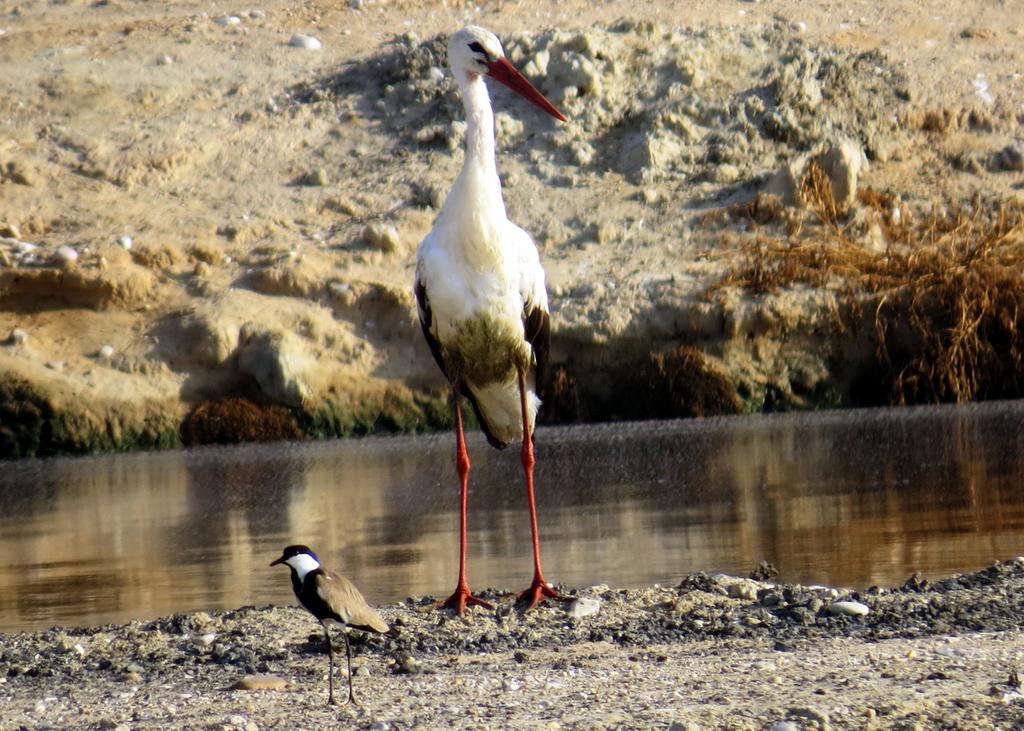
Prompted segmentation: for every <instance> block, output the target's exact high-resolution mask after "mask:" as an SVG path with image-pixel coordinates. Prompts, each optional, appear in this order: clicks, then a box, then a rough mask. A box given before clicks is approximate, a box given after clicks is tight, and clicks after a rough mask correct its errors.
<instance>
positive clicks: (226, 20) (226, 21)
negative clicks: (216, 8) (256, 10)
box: [214, 15, 242, 27]
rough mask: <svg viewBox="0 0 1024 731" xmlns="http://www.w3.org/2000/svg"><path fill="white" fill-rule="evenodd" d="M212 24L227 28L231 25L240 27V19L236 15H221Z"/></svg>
mask: <svg viewBox="0 0 1024 731" xmlns="http://www.w3.org/2000/svg"><path fill="white" fill-rule="evenodd" d="M214 22H215V23H217V25H223V26H225V27H227V26H232V25H241V24H242V19H241V18H239V17H238V16H237V15H222V16H220V17H219V18H217V20H216V21H214Z"/></svg>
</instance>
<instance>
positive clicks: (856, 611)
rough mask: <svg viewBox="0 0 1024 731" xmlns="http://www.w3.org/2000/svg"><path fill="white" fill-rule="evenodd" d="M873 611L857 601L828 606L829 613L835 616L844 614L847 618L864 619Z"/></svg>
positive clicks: (834, 603) (833, 603)
mask: <svg viewBox="0 0 1024 731" xmlns="http://www.w3.org/2000/svg"><path fill="white" fill-rule="evenodd" d="M870 611H871V609H870V608H869V607H868V605H867V604H861V603H860V602H855V601H842V602H832V603H831V604H829V605H828V613H829V614H833V615H839V614H842V615H844V616H847V617H863V616H864V615H866V614H867V613H868V612H870Z"/></svg>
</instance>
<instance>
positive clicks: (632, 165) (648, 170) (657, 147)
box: [618, 130, 683, 182]
mask: <svg viewBox="0 0 1024 731" xmlns="http://www.w3.org/2000/svg"><path fill="white" fill-rule="evenodd" d="M682 150H683V147H682V144H681V143H680V141H679V138H678V137H676V136H675V135H672V134H669V133H667V132H659V131H654V130H652V131H651V132H637V133H633V134H631V135H629V136H628V137H627V138H626V139H624V140H623V142H622V151H621V152H620V153H619V160H618V169H619V170H621V171H622V172H623V173H625V174H626V175H628V176H630V177H631V178H632V179H633V180H634V181H635V182H642V181H644V180H648V179H651V178H654V177H657V175H658V173H660V172H662V171H663V169H664V168H665V166H666V165H668V164H669V163H671V162H672V161H673V160H675V159H676V158H678V157H679V155H680V154H681V153H682Z"/></svg>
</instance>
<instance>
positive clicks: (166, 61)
mask: <svg viewBox="0 0 1024 731" xmlns="http://www.w3.org/2000/svg"><path fill="white" fill-rule="evenodd" d="M173 64H174V57H173V56H169V55H167V54H166V53H164V54H161V55H159V56H157V58H156V65H157V66H171V65H173Z"/></svg>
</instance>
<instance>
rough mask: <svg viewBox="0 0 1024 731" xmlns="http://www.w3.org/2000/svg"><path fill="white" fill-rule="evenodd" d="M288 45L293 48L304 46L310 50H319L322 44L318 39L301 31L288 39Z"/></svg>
mask: <svg viewBox="0 0 1024 731" xmlns="http://www.w3.org/2000/svg"><path fill="white" fill-rule="evenodd" d="M288 45H289V46H292V47H293V48H305V49H308V50H310V51H319V50H320V49H321V48H322V47H323V44H322V43H320V39H318V38H314V37H313V36H307V35H303V34H302V33H296V34H295V35H293V36H292V37H291V38H289V39H288Z"/></svg>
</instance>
